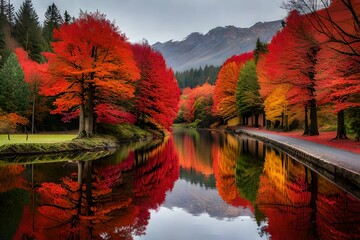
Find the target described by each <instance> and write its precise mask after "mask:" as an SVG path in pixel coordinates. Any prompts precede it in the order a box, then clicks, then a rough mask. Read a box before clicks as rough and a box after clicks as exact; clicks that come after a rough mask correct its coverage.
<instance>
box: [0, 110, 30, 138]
mask: <svg viewBox="0 0 360 240" xmlns="http://www.w3.org/2000/svg"><path fill="white" fill-rule="evenodd" d="M28 123H29V120H28V119H27V118H25V117H22V116H20V115H18V114H17V113H8V114H4V115H2V114H1V112H0V132H8V133H9V132H15V131H16V128H17V127H18V126H20V125H22V126H25V125H27V124H28Z"/></svg>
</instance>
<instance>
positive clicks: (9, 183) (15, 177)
mask: <svg viewBox="0 0 360 240" xmlns="http://www.w3.org/2000/svg"><path fill="white" fill-rule="evenodd" d="M24 170H25V167H24V166H23V165H3V166H0V192H8V191H10V190H12V189H16V188H21V187H22V186H23V179H22V178H21V174H22V173H23V172H24Z"/></svg>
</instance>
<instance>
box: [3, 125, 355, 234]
mask: <svg viewBox="0 0 360 240" xmlns="http://www.w3.org/2000/svg"><path fill="white" fill-rule="evenodd" d="M90 159H91V158H90ZM54 238H56V239H207V240H208V239H269V238H271V239H331V238H335V239H339V238H340V239H360V203H359V201H358V200H357V199H354V198H353V197H352V196H351V195H350V194H348V193H346V192H344V191H343V190H341V189H340V188H338V187H337V186H336V185H335V184H333V183H331V182H329V181H327V180H326V179H325V178H323V177H322V176H320V175H318V174H316V173H315V172H313V171H312V170H310V169H309V168H307V167H306V166H304V165H302V164H301V163H299V162H297V161H295V160H293V159H292V158H290V157H289V156H287V155H286V154H283V153H282V152H279V151H277V150H276V149H273V148H270V147H268V146H266V145H265V144H264V143H262V142H259V141H256V140H254V139H251V138H247V137H243V136H241V137H239V136H236V135H233V134H226V133H219V132H211V131H195V130H187V131H176V132H175V133H174V136H173V137H171V138H167V139H165V140H164V141H162V140H155V141H152V142H142V143H138V144H137V145H136V146H135V145H133V146H127V147H124V148H122V149H120V150H119V151H118V152H116V153H114V154H112V155H111V156H107V157H103V158H100V159H98V160H93V161H85V160H84V159H83V158H82V159H81V160H80V161H77V162H75V161H74V162H73V161H70V162H58V163H49V164H29V165H21V164H12V165H3V166H1V165H0V239H54Z"/></svg>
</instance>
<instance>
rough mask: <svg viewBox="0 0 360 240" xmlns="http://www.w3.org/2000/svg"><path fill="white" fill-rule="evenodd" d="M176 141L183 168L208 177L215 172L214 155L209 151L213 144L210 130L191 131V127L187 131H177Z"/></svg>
mask: <svg viewBox="0 0 360 240" xmlns="http://www.w3.org/2000/svg"><path fill="white" fill-rule="evenodd" d="M201 135H202V136H201ZM174 141H175V147H176V152H177V154H178V156H179V162H180V166H181V167H182V168H183V169H185V170H187V171H191V170H194V171H196V172H198V173H202V174H204V175H205V176H207V177H210V176H211V175H212V174H213V169H212V156H211V152H210V151H208V149H209V148H210V147H211V145H212V144H213V143H212V136H211V132H210V131H194V130H193V131H191V129H190V130H188V131H187V132H180V133H177V134H176V135H175V139H174Z"/></svg>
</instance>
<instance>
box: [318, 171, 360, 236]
mask: <svg viewBox="0 0 360 240" xmlns="http://www.w3.org/2000/svg"><path fill="white" fill-rule="evenodd" d="M316 205H317V213H316V215H317V217H316V218H317V222H318V224H317V226H318V227H317V230H318V235H319V238H321V239H360V224H359V223H360V202H359V201H358V200H357V199H355V198H353V197H352V196H350V195H349V194H347V193H346V192H344V191H342V190H341V189H340V188H338V187H336V186H335V185H334V184H333V183H331V182H329V181H327V180H326V179H324V178H323V177H319V180H318V198H317V200H316Z"/></svg>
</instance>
